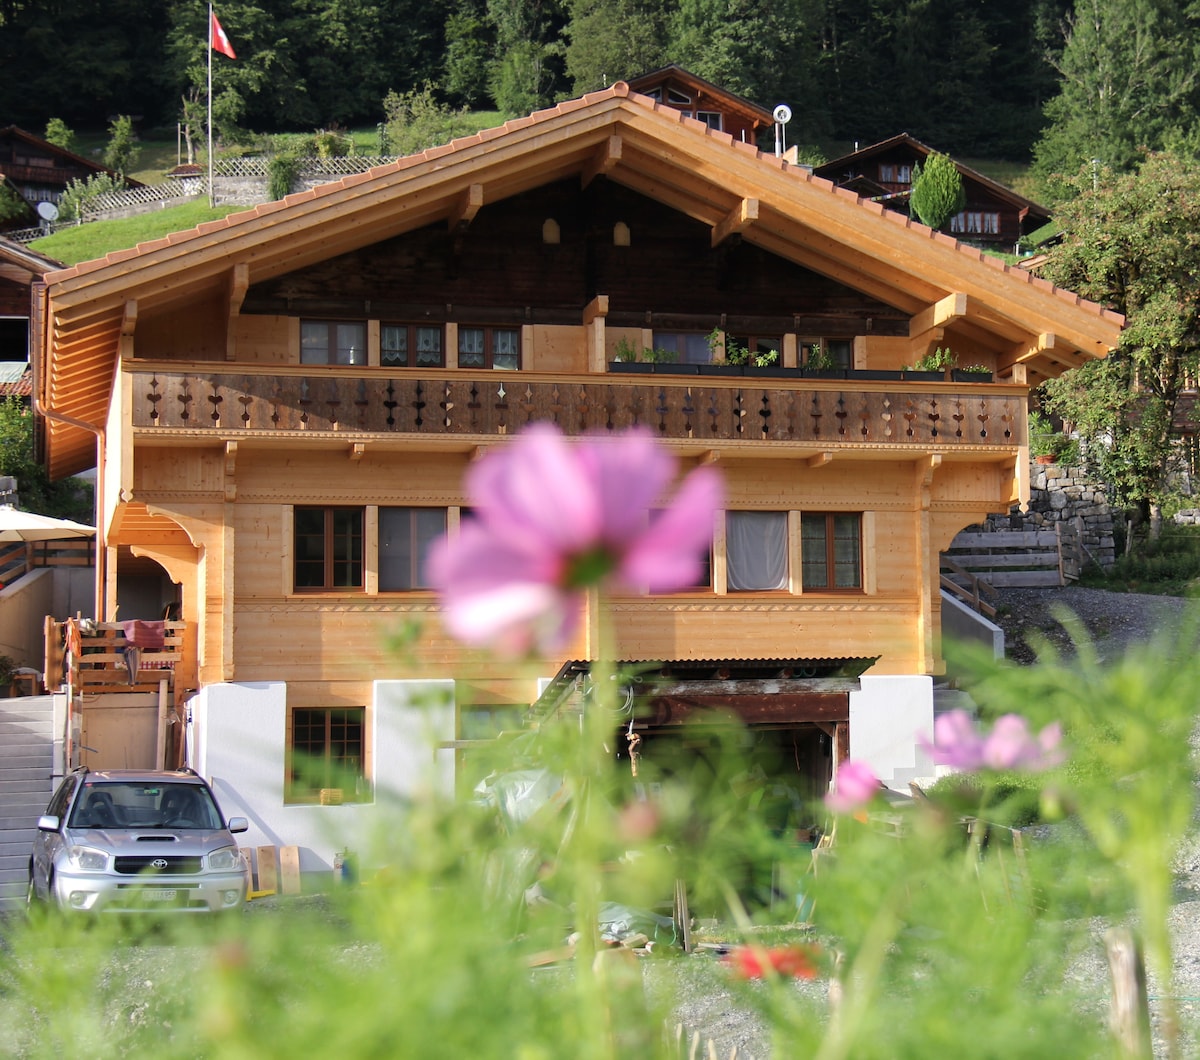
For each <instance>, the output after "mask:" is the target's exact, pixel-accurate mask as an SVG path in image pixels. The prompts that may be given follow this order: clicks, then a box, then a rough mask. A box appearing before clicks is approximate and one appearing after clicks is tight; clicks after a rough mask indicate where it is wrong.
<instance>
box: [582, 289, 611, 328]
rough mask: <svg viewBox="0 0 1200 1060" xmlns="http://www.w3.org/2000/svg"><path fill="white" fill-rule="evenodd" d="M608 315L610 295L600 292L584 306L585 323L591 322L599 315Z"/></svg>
mask: <svg viewBox="0 0 1200 1060" xmlns="http://www.w3.org/2000/svg"><path fill="white" fill-rule="evenodd" d="M606 316H608V295H606V294H598V295H596V297H595V298H593V299H592V300H591V301H590V302H588V304H587V305H585V306H584V307H583V323H584V324H585V325H587V324H590V323H591V322H592V321H593V320H595V319H596V318H597V317H606Z"/></svg>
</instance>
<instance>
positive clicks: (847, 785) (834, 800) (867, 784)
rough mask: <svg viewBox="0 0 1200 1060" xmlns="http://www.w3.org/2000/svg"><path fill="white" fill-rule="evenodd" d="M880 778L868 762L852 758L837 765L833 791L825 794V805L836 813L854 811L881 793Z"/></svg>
mask: <svg viewBox="0 0 1200 1060" xmlns="http://www.w3.org/2000/svg"><path fill="white" fill-rule="evenodd" d="M879 787H880V785H879V778H878V777H877V776H875V771H874V770H873V769H871V767H870V766H869V765H867V763H866V762H859V761H855V760H854V759H851V760H850V761H848V762H843V763H842V764H841V765H840V766H838V767H837V776H835V777H834V780H833V791H831V792H829V793H828V794H827V795H826V796H825V805H826V806H828V807H829V808H830V809H831V810H832V811H833V812H834V813H853V812H854V811H855V810H858V809H861V808H862V807H863V806H866V805H867V803H869V802H870V801H871V800H872V799H873V798H875V796H876V795H878V794H879Z"/></svg>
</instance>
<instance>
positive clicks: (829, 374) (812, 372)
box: [800, 368, 849, 379]
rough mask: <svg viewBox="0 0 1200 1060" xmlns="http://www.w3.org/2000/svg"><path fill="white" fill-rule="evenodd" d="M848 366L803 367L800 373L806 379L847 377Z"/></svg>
mask: <svg viewBox="0 0 1200 1060" xmlns="http://www.w3.org/2000/svg"><path fill="white" fill-rule="evenodd" d="M848 371H849V369H847V368H801V369H800V374H801V375H802V376H803V377H804V378H805V379H845V378H846V373H847V372H848Z"/></svg>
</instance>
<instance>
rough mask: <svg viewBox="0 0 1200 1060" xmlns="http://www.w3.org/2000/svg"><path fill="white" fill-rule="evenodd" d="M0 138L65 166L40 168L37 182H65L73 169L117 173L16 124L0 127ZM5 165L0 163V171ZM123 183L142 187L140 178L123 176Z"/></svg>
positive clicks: (25, 175)
mask: <svg viewBox="0 0 1200 1060" xmlns="http://www.w3.org/2000/svg"><path fill="white" fill-rule="evenodd" d="M0 140H19V141H20V142H21V143H23V144H25V145H26V146H28V147H30V148H32V149H33V150H35V151H37V152H38V153H39V154H41V155H44V156H46V157H48V158H56V159H58V160H59V161H60V162H61V163H63V164H64V165H65V167H66V169H65V171H64V169H54V168H45V169H43V168H40V167H39V169H38V171H37V179H38V182H39V183H45V184H55V183H61V184H66V182H67V181H68V180H71V179H73V178H74V176H75V173H74V172H72V171H73V170H79V169H83V170H87V171H89V172H91V173H107V174H108V175H109V176H110V177H116V176H118V175H119V174H118V173H117V171H116V170H115V169H109V168H108V166H105V165H101V163H99V162H93V161H92V160H91V159H90V158H84V156H83V155H77V154H76V153H75V152H74V151H68V150H67V149H66V148H65V147H59V146H58V145H57V144H52V143H50V141H49V140H43V139H42V138H41V137H40V136H35V135H34V134H33V133H31V132H26V131H25V130H24V129H22V128H21V127H20V126H18V125H8V126H6V127H4V128H3V129H0ZM5 168H6V167H5V166H4V165H3V164H0V171H3V170H4V169H5ZM21 168H22V175H23V177H25V178H26V179H28V170H27V169H26V168H25V167H21ZM125 183H126V184H127V185H128V186H129V187H131V188H140V187H143V184H142V182H141V181H140V180H133V179H131V178H129V177H126V178H125Z"/></svg>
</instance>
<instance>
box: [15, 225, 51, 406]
mask: <svg viewBox="0 0 1200 1060" xmlns="http://www.w3.org/2000/svg"><path fill="white" fill-rule="evenodd" d="M61 268H62V262H61V261H55V260H54V259H53V258H48V257H46V256H45V255H43V254H38V253H37V252H36V251H33V250H30V249H29V248H28V247H24V246H22V245H21V244H20V243H14V242H12V241H11V240H8V239H0V361H8V362H13V363H18V362H19V363H20V364H22V365H24V364H26V363H28V361H29V306H30V299H29V290H30V288H31V287H32V285H33V282H34V280H37V279H39V278H40V277H42V276H43V275H44V274H45V273H47V272H50V271H51V270H53V269H61ZM28 393H29V392H28V390H26V391H25V393H24V396H26V397H27V396H28Z"/></svg>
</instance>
